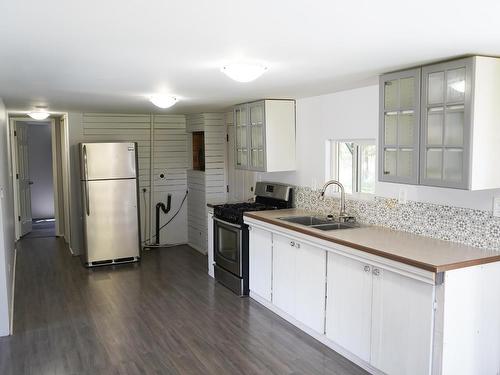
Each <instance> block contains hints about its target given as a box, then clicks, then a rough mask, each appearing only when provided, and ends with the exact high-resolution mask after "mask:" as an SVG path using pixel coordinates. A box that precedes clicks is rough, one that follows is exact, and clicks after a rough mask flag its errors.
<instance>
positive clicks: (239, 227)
mask: <svg viewBox="0 0 500 375" xmlns="http://www.w3.org/2000/svg"><path fill="white" fill-rule="evenodd" d="M214 221H217V222H219V223H221V224H224V225H229V226H230V227H233V228H238V229H241V225H238V224H233V223H228V222H227V221H224V220H221V219H217V218H216V217H214Z"/></svg>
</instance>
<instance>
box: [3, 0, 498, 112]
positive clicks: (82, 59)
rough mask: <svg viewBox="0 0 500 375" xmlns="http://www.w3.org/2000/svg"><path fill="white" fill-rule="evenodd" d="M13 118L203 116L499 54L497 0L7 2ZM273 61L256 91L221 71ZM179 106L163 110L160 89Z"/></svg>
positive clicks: (7, 86) (6, 62)
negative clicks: (41, 112)
mask: <svg viewBox="0 0 500 375" xmlns="http://www.w3.org/2000/svg"><path fill="white" fill-rule="evenodd" d="M0 14H1V16H2V22H1V23H0V46H1V47H0V97H2V98H3V100H4V102H5V104H6V106H7V108H9V109H11V110H29V109H32V108H33V107H34V106H35V105H47V106H48V109H49V110H52V111H95V112H103V111H113V112H130V113H132V112H146V113H149V112H154V113H190V112H191V113H192V112H198V111H207V110H220V109H223V108H226V107H228V106H231V105H233V104H236V103H239V102H244V101H248V100H252V99H259V98H264V97H265V98H303V97H308V96H315V95H321V94H325V93H329V92H334V91H338V90H343V89H346V88H353V87H359V86H363V85H367V84H371V83H375V82H376V76H377V75H378V74H380V73H382V72H387V71H391V70H396V69H399V68H404V67H409V66H413V65H418V64H420V63H426V62H432V61H435V60H437V59H442V58H448V57H453V56H459V55H463V54H484V55H500V22H499V21H498V14H500V1H497V0H488V1H485V0H476V1H474V2H471V1H470V0H467V1H466V0H441V1H435V0H432V1H431V0H421V1H411V2H410V1H403V0H379V1H373V0H357V1H339V0H331V1H327V0H322V1H310V0H309V1H305V0H288V1H285V0H274V1H269V0H267V1H264V0H253V1H241V0H211V1H210V0H177V1H173V0H170V1H169V0H148V1H144V0H106V1H102V0H100V1H97V0H85V1H68V0H44V1H39V0H2V1H1V2H0ZM240 60H244V61H254V62H259V63H264V64H266V65H267V66H268V67H269V69H268V71H267V72H266V73H265V74H264V75H263V76H262V77H261V78H259V79H258V80H256V81H254V82H251V83H237V82H234V81H232V80H230V79H229V78H227V77H226V76H225V75H224V74H222V73H221V72H220V67H221V66H222V65H224V64H226V63H229V62H233V61H240ZM160 91H163V92H166V93H172V94H174V95H175V96H177V97H178V98H180V102H179V103H178V104H176V105H175V106H174V107H172V108H170V109H168V110H159V109H156V108H154V107H153V106H152V104H151V103H149V102H148V101H147V96H148V95H151V94H153V93H156V92H160Z"/></svg>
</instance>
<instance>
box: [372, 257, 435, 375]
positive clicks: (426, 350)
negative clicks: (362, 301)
mask: <svg viewBox="0 0 500 375" xmlns="http://www.w3.org/2000/svg"><path fill="white" fill-rule="evenodd" d="M433 305H434V286H433V285H430V284H428V283H425V282H422V281H419V280H416V279H412V278H410V277H407V276H403V275H400V274H398V273H395V272H392V271H389V270H387V269H382V268H379V267H375V268H373V304H372V334H371V361H370V363H371V364H372V365H373V366H374V367H376V368H378V369H379V370H381V371H383V372H385V373H387V374H406V375H410V374H415V375H420V374H430V370H431V359H432V335H433V321H434V308H433V307H434V306H433Z"/></svg>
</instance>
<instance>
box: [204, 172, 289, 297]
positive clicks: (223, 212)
mask: <svg viewBox="0 0 500 375" xmlns="http://www.w3.org/2000/svg"><path fill="white" fill-rule="evenodd" d="M291 207H292V187H291V186H288V185H283V184H278V183H271V182H257V184H256V185H255V202H242V203H232V204H221V205H217V206H214V228H213V230H214V260H215V264H214V270H215V279H216V280H217V281H218V282H220V283H221V284H223V285H225V286H226V287H228V288H229V289H231V290H232V291H234V292H235V293H236V294H238V295H240V296H246V295H248V292H249V290H248V282H249V280H248V248H249V246H248V241H249V235H248V226H247V225H245V224H244V222H243V215H244V213H245V212H249V211H264V210H276V209H284V208H291Z"/></svg>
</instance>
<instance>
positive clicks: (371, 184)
mask: <svg viewBox="0 0 500 375" xmlns="http://www.w3.org/2000/svg"><path fill="white" fill-rule="evenodd" d="M376 156H377V149H376V146H375V140H345V141H339V140H331V141H330V156H329V159H330V160H329V165H330V168H329V169H330V171H329V172H330V173H329V174H330V178H333V179H336V180H338V181H339V182H340V183H341V184H342V185H344V188H345V191H346V193H349V194H354V193H364V194H374V193H375V169H376V168H375V165H376V164H375V163H376Z"/></svg>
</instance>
